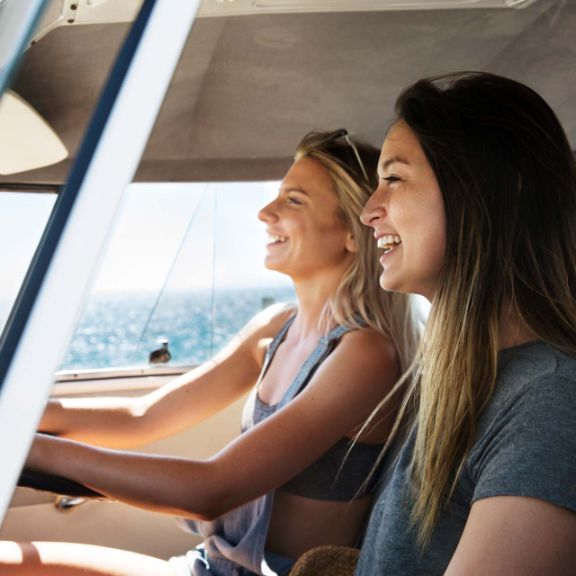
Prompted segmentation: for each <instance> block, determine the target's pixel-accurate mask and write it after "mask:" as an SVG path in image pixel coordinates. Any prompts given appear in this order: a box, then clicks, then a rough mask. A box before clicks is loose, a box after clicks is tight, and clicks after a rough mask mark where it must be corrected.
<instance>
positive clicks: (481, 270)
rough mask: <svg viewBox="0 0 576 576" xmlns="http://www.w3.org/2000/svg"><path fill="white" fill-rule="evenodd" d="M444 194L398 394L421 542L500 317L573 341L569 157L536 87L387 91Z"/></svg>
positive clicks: (471, 423)
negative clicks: (429, 273)
mask: <svg viewBox="0 0 576 576" xmlns="http://www.w3.org/2000/svg"><path fill="white" fill-rule="evenodd" d="M396 108H397V113H398V116H399V117H400V118H401V119H402V120H404V121H405V122H406V123H407V124H408V126H409V127H410V128H411V130H412V131H413V132H414V134H415V135H416V137H417V138H418V140H419V143H420V145H421V147H422V149H423V151H424V153H425V154H426V157H427V159H428V161H429V163H430V165H431V167H432V169H433V170H434V173H435V175H436V178H437V180H438V183H439V186H440V189H441V191H442V195H443V198H444V207H445V213H446V254H445V259H444V265H443V269H442V271H441V274H440V278H439V281H438V286H437V288H436V292H435V295H434V299H433V304H432V309H431V313H430V317H429V319H428V324H427V326H426V331H425V334H424V339H423V342H422V347H421V365H420V369H419V373H418V374H417V377H416V378H415V379H414V380H413V381H412V384H411V386H410V390H409V392H408V396H407V398H406V399H405V407H406V406H408V405H410V403H413V404H417V407H418V408H417V409H418V413H417V419H416V426H417V430H416V439H415V447H414V454H413V460H412V480H413V488H414V496H415V503H414V507H413V520H414V521H415V522H416V523H417V526H418V534H419V542H420V545H421V546H422V547H424V546H426V545H427V543H428V542H429V541H430V537H431V534H432V530H433V528H434V526H435V524H436V522H437V520H438V517H439V514H440V512H441V511H442V510H443V508H444V507H445V505H446V504H447V502H448V500H449V498H450V497H451V495H452V494H453V492H454V489H455V487H456V483H457V481H458V479H459V476H460V474H461V472H462V469H463V467H464V466H465V463H466V459H467V456H468V453H469V451H470V449H471V447H472V446H473V443H474V441H475V439H476V433H477V426H478V422H479V419H480V417H481V416H482V413H483V412H484V410H485V408H486V406H487V405H488V403H489V402H490V400H491V398H492V395H493V393H494V390H495V387H496V383H497V367H498V350H499V346H500V341H499V338H500V331H501V327H502V323H503V322H505V321H506V317H507V316H509V315H512V316H516V317H517V318H518V319H519V320H520V322H521V323H522V324H523V325H524V326H525V328H526V329H528V331H529V332H530V333H531V334H533V335H534V338H535V339H541V340H543V341H545V342H548V343H550V344H551V345H553V346H555V347H557V348H558V349H560V350H563V351H565V352H566V353H568V354H572V355H576V301H575V298H574V295H575V293H576V253H575V251H574V246H576V226H575V224H574V223H575V222H576V165H575V162H574V156H573V154H572V151H571V149H570V146H569V143H568V141H567V139H566V136H565V134H564V132H563V130H562V127H561V125H560V123H559V122H558V120H557V118H556V117H555V115H554V113H553V112H552V110H551V109H550V108H549V107H548V105H547V104H546V103H545V102H544V100H543V99H542V98H541V97H540V96H538V94H536V93H535V92H534V91H533V90H531V89H530V88H528V87H527V86H524V85H523V84H520V83H518V82H515V81H513V80H509V79H506V78H502V77H498V76H494V75H492V74H486V73H460V74H455V75H449V76H445V77H439V78H433V79H430V80H421V81H419V82H417V83H416V84H414V85H413V86H411V87H410V88H408V89H407V90H406V91H405V92H404V93H403V94H402V95H401V96H400V98H399V100H398V102H397V106H396Z"/></svg>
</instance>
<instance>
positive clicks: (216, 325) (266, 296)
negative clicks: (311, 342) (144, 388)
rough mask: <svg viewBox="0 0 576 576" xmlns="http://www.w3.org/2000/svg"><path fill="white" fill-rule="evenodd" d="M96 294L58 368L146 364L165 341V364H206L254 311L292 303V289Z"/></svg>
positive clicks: (80, 368) (94, 367) (78, 368)
mask: <svg viewBox="0 0 576 576" xmlns="http://www.w3.org/2000/svg"><path fill="white" fill-rule="evenodd" d="M156 300H157V296H156V295H155V294H147V293H122V294H99V295H96V296H94V297H92V299H91V300H90V301H89V303H88V305H87V307H86V309H85V311H84V313H83V315H82V318H81V320H80V322H79V324H78V327H77V329H76V332H75V334H74V337H73V338H72V340H71V342H70V346H69V348H68V353H67V354H66V357H65V360H64V362H63V363H62V366H61V370H90V369H98V368H125V367H136V366H143V365H144V366H145V365H147V364H148V354H149V353H150V352H151V351H152V350H154V349H157V348H159V347H160V342H161V340H162V339H164V338H166V339H167V340H168V342H169V350H170V353H171V354H172V359H171V361H170V363H169V364H168V365H188V364H198V363H201V362H204V361H206V360H208V359H209V358H210V357H211V356H212V355H213V354H214V353H216V352H217V351H218V350H220V349H221V348H222V347H223V346H225V345H226V343H227V342H229V341H230V339H231V338H232V336H233V335H234V334H236V333H237V332H238V330H239V329H240V328H241V327H242V326H243V325H244V324H245V323H246V322H247V321H248V320H249V319H250V318H251V317H252V316H254V315H255V314H256V313H257V312H259V311H260V310H261V309H262V308H265V307H266V306H268V305H270V304H272V303H274V302H290V301H294V300H295V296H294V291H293V290H292V289H291V288H250V289H226V290H219V291H216V292H214V293H211V292H208V291H200V292H186V293H183V292H166V293H164V294H163V295H162V297H161V299H160V300H159V301H156Z"/></svg>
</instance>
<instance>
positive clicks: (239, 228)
mask: <svg viewBox="0 0 576 576" xmlns="http://www.w3.org/2000/svg"><path fill="white" fill-rule="evenodd" d="M277 189H278V183H277V182H255V183H226V184H223V183H217V184H214V183H210V184H203V183H188V184H157V183H154V184H132V185H130V186H129V188H128V190H127V192H126V195H125V200H124V203H123V207H122V211H121V214H120V217H119V218H118V220H117V223H116V226H115V229H114V232H113V234H112V235H111V238H110V242H109V245H108V248H107V251H106V254H105V256H104V258H103V260H102V263H101V266H100V269H99V272H98V275H97V277H96V279H95V282H94V285H93V289H92V293H91V296H90V298H89V301H88V303H87V305H86V307H85V311H84V314H83V316H82V318H81V320H80V322H79V324H78V327H77V330H76V333H75V335H74V338H73V339H72V341H71V344H70V346H69V350H68V353H67V356H66V358H65V360H64V362H63V364H62V367H61V368H62V369H63V370H67V371H68V370H72V371H78V370H94V369H105V368H116V369H117V368H127V367H136V366H138V367H142V366H145V365H148V364H149V359H150V358H149V355H150V352H151V351H153V350H159V349H161V348H162V345H163V342H164V341H167V345H168V349H169V351H170V354H171V360H170V364H169V365H170V366H179V365H190V364H197V363H200V362H203V361H205V360H207V359H208V358H209V357H210V356H211V355H213V354H214V353H215V352H216V351H218V350H219V349H221V348H222V347H223V346H224V345H225V344H226V343H227V342H228V341H229V339H230V338H231V337H232V336H233V335H234V334H235V333H236V332H237V331H238V330H239V328H241V327H242V325H243V324H245V322H246V321H247V320H249V319H250V318H251V317H252V316H253V315H254V314H255V313H256V312H258V311H259V310H260V309H261V308H263V307H265V306H268V305H269V304H271V303H273V302H279V301H289V300H292V299H293V298H294V296H293V291H292V287H291V283H290V282H289V280H288V279H287V278H285V277H283V276H282V275H280V274H277V273H273V272H270V271H268V270H266V269H265V268H264V265H263V259H264V253H265V250H264V248H265V242H266V237H265V233H264V225H263V224H262V223H261V222H259V221H258V219H257V213H258V210H259V209H260V208H261V207H263V206H264V205H265V204H267V203H268V202H269V201H270V200H271V199H272V198H273V197H274V195H275V194H276V193H277ZM163 359H165V358H163Z"/></svg>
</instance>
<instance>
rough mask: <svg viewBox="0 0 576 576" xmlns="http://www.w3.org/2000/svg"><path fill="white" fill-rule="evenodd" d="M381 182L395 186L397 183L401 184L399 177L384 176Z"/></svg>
mask: <svg viewBox="0 0 576 576" xmlns="http://www.w3.org/2000/svg"><path fill="white" fill-rule="evenodd" d="M380 180H384V181H385V182H386V183H387V184H394V183H395V182H400V178H399V177H398V176H382V178H380Z"/></svg>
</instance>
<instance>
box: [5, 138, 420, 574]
mask: <svg viewBox="0 0 576 576" xmlns="http://www.w3.org/2000/svg"><path fill="white" fill-rule="evenodd" d="M377 159H378V151H377V150H376V149H373V148H371V147H369V146H366V145H360V144H358V145H356V144H355V143H354V142H353V141H352V140H351V139H350V137H349V136H348V134H347V132H346V131H345V130H339V131H337V132H334V133H315V134H310V135H308V136H307V137H305V138H304V140H303V141H302V143H301V144H300V146H299V147H298V151H297V153H296V158H295V162H294V164H293V166H292V167H291V168H290V170H289V171H288V173H287V174H286V176H285V178H284V180H283V182H282V184H281V187H280V191H279V194H278V197H277V198H276V199H275V200H273V201H272V202H271V203H270V204H268V205H267V206H266V207H264V208H263V209H262V210H261V211H260V213H259V218H260V220H262V221H263V222H264V223H265V225H266V228H267V232H268V236H269V243H268V245H267V254H266V260H265V264H266V266H267V267H268V268H270V269H272V270H277V271H279V272H282V273H284V274H287V275H289V276H290V277H291V279H292V280H293V282H294V286H295V290H296V294H297V298H298V303H297V305H296V306H286V305H283V306H276V307H272V308H270V309H267V310H265V311H263V312H262V313H260V314H259V315H257V316H256V317H255V318H254V319H252V320H251V321H250V322H249V323H248V324H247V325H246V327H245V328H244V329H243V330H242V331H241V332H240V334H239V335H238V336H237V337H236V338H235V339H234V340H233V342H232V343H231V344H230V345H229V346H228V347H227V348H225V349H224V350H223V351H222V352H221V353H219V354H218V355H217V356H216V357H215V358H214V359H213V360H212V361H211V362H208V363H206V364H204V365H203V366H200V367H199V368H196V369H195V370H193V371H191V372H189V373H187V374H184V375H183V376H181V377H179V378H177V379H176V380H175V381H173V382H171V383H168V384H167V385H165V386H163V387H162V388H160V389H159V390H157V391H155V392H152V393H150V394H148V395H146V396H144V397H142V398H137V399H133V398H115V399H82V400H68V401H52V402H51V403H50V404H49V406H48V409H47V411H46V414H45V415H44V418H43V420H42V423H41V430H43V431H45V432H50V433H52V434H56V435H57V436H59V437H56V438H52V437H48V436H43V435H41V436H39V437H38V439H37V441H36V442H35V444H34V446H33V448H32V451H31V453H30V455H29V459H28V467H29V468H30V469H33V470H38V471H42V472H46V473H50V474H56V475H61V476H65V477H67V478H69V479H71V480H74V481H77V482H80V483H82V484H86V485H88V486H89V487H91V488H93V489H95V490H97V491H98V492H100V493H102V494H104V495H105V496H107V497H109V498H112V499H115V500H119V501H122V502H125V503H128V504H132V505H134V506H138V507H141V508H145V509H148V510H153V511H158V512H163V513H167V514H173V515H177V516H183V517H185V518H186V522H187V523H188V524H189V525H190V527H191V528H192V529H193V530H194V531H196V532H197V533H199V534H200V535H201V536H203V538H204V544H203V545H202V546H200V547H198V548H196V549H194V550H192V551H190V552H188V553H187V554H186V555H185V556H180V557H176V558H172V559H171V560H169V561H164V560H160V559H157V558H151V557H149V556H143V555H139V554H135V553H131V552H124V551H119V550H111V549H107V548H100V547H95V546H88V545H81V544H52V543H36V542H35V543H32V544H27V545H20V546H19V545H17V544H14V543H4V544H1V545H0V574H10V575H11V576H17V575H19V574H35V573H37V574H42V575H43V576H45V575H47V574H59V575H60V574H66V575H75V574H82V575H96V574H98V575H99V576H101V575H105V574H110V575H111V574H113V575H115V576H118V575H121V576H143V575H146V574H149V575H154V576H168V575H170V576H174V575H186V576H190V575H220V576H228V575H230V576H231V575H233V574H234V575H243V576H245V575H249V574H267V575H270V574H279V575H280V574H286V573H287V572H288V570H289V569H290V567H291V565H292V563H293V561H294V559H295V558H297V557H298V556H299V555H300V554H302V553H303V552H305V551H306V550H308V549H309V548H312V547H314V546H318V545H320V544H326V543H332V544H343V545H353V544H354V543H355V542H356V541H357V539H358V536H359V534H360V532H361V529H362V526H363V524H364V522H365V518H366V515H367V513H368V511H369V509H370V505H371V501H372V492H373V486H368V487H366V486H363V482H364V480H365V477H366V475H367V474H368V472H369V470H370V468H371V467H372V466H373V465H374V462H375V459H376V458H377V455H378V453H379V451H380V449H381V446H382V444H383V443H384V442H385V441H386V438H387V436H388V433H389V430H390V426H391V423H392V421H393V417H394V411H393V410H391V409H388V410H386V411H383V412H382V414H381V415H380V418H379V420H378V422H375V423H374V425H373V426H371V427H370V428H369V429H366V430H365V431H364V432H363V433H362V435H361V436H360V438H358V439H357V440H356V442H355V443H354V444H353V446H351V441H350V439H351V438H354V437H355V436H356V432H357V429H358V428H359V427H360V425H361V424H362V423H363V422H364V420H365V419H366V417H367V416H368V415H369V414H370V412H371V410H372V408H373V406H374V405H375V404H376V403H377V402H378V401H379V400H380V399H381V398H383V397H384V396H385V395H386V394H387V393H388V391H389V390H390V389H391V387H392V386H393V385H394V383H395V381H396V379H397V378H398V376H399V374H400V373H401V372H402V371H403V370H404V369H405V368H406V367H407V366H408V365H409V363H410V361H411V356H412V355H413V351H414V346H415V343H416V331H415V329H413V325H412V323H411V320H410V306H409V301H408V299H407V297H405V296H399V295H392V294H384V293H382V292H381V291H380V290H379V288H378V286H377V282H376V279H377V276H378V256H377V251H376V247H375V246H373V245H372V244H373V243H372V241H371V239H370V233H369V230H368V229H366V228H365V227H363V226H361V225H360V224H359V221H358V218H359V214H360V212H361V210H362V207H363V206H364V204H365V202H366V200H367V199H368V197H369V195H370V193H371V190H372V189H373V186H374V177H373V175H375V168H376V162H377ZM245 393H249V396H248V401H247V403H246V406H245V410H244V417H243V423H242V428H243V434H241V435H240V436H239V437H238V438H237V439H236V440H234V441H233V442H232V443H230V444H229V445H228V446H226V447H225V448H224V449H223V450H221V451H220V452H219V453H217V454H216V455H214V456H213V457H212V458H210V459H208V460H205V461H195V460H189V459H184V458H174V457H163V456H157V455H154V456H150V455H145V454H139V453H135V452H125V451H119V450H112V449H111V448H125V447H129V446H133V445H137V444H143V443H146V442H150V441H152V440H155V439H158V438H160V437H164V436H167V435H170V434H174V433H176V432H178V431H180V430H182V429H184V428H186V427H189V426H192V425H194V424H196V423H198V422H199V421H201V420H203V419H205V418H207V417H208V416H210V415H211V414H213V413H215V412H217V411H219V410H221V409H222V408H224V407H225V406H227V405H228V404H230V403H231V402H233V401H234V400H236V399H237V398H239V397H240V396H242V395H243V394H245Z"/></svg>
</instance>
